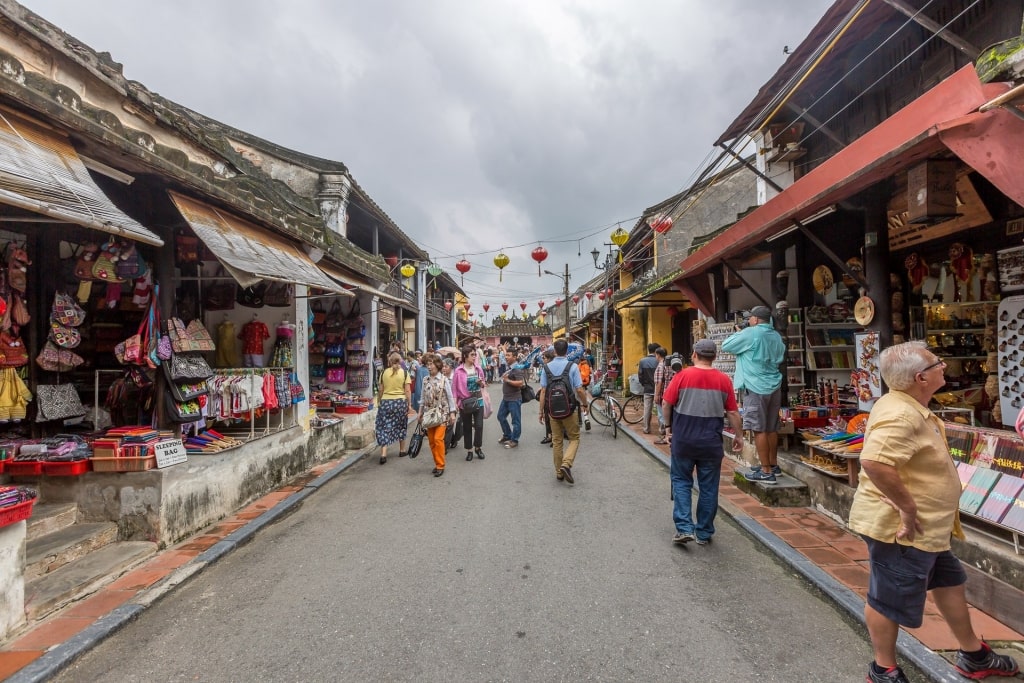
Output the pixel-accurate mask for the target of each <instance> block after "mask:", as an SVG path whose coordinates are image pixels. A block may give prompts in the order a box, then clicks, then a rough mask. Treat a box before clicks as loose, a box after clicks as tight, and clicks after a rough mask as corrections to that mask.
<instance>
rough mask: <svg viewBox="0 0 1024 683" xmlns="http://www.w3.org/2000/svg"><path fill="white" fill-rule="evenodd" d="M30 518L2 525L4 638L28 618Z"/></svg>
mask: <svg viewBox="0 0 1024 683" xmlns="http://www.w3.org/2000/svg"><path fill="white" fill-rule="evenodd" d="M27 528H28V527H27V523H26V522H15V523H14V524H9V525H7V526H5V527H0V641H2V640H3V639H4V638H6V637H7V634H8V633H10V632H12V631H13V630H14V629H16V628H18V627H19V626H21V624H22V623H23V622H24V621H25V578H24V575H25V534H26V530H27Z"/></svg>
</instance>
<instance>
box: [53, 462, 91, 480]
mask: <svg viewBox="0 0 1024 683" xmlns="http://www.w3.org/2000/svg"><path fill="white" fill-rule="evenodd" d="M88 471H89V461H88V460H72V461H70V462H44V463H43V474H45V475H46V476H48V477H77V476H78V475H80V474H85V473H86V472H88Z"/></svg>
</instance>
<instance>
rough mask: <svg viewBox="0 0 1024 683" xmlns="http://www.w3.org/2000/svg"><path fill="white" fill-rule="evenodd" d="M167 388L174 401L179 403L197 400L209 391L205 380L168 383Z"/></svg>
mask: <svg viewBox="0 0 1024 683" xmlns="http://www.w3.org/2000/svg"><path fill="white" fill-rule="evenodd" d="M167 386H168V387H169V388H170V390H171V395H173V396H174V400H175V401H177V402H179V403H182V402H184V401H191V400H192V399H196V398H199V397H200V396H202V395H203V394H206V393H209V391H210V388H209V387H208V386H207V385H206V380H205V379H204V380H201V381H198V382H197V381H192V380H186V381H181V382H168V383H167Z"/></svg>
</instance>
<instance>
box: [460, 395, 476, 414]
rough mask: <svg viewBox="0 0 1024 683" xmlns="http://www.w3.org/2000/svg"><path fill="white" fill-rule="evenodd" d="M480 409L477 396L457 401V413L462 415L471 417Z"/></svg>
mask: <svg viewBox="0 0 1024 683" xmlns="http://www.w3.org/2000/svg"><path fill="white" fill-rule="evenodd" d="M479 407H480V397H479V396H469V397H468V398H464V399H462V400H461V401H459V412H460V413H461V414H463V415H472V414H473V413H475V412H476V411H477V409H478V408H479Z"/></svg>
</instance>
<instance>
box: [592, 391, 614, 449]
mask: <svg viewBox="0 0 1024 683" xmlns="http://www.w3.org/2000/svg"><path fill="white" fill-rule="evenodd" d="M590 393H591V395H592V396H593V398H592V399H591V400H590V417H592V418H594V422H596V423H597V424H599V425H601V426H602V427H611V428H612V438H613V439H615V438H618V436H619V420H621V419H622V406H621V405H620V404H619V402H618V401H616V400H615V396H614V393H613V391H612V390H611V389H606V388H605V387H604V385H603V383H596V384H594V386H593V388H592V389H591V390H590Z"/></svg>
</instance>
